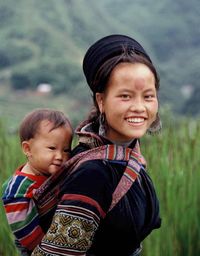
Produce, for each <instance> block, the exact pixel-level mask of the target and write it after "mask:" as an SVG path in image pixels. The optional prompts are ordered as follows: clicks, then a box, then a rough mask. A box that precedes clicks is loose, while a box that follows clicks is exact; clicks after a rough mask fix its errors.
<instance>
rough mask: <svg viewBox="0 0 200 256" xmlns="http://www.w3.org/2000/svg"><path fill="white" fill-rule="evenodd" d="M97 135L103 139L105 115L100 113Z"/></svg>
mask: <svg viewBox="0 0 200 256" xmlns="http://www.w3.org/2000/svg"><path fill="white" fill-rule="evenodd" d="M99 135H100V136H103V137H105V135H106V126H105V114H104V113H100V115H99Z"/></svg>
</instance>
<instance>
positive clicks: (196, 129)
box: [0, 121, 200, 256]
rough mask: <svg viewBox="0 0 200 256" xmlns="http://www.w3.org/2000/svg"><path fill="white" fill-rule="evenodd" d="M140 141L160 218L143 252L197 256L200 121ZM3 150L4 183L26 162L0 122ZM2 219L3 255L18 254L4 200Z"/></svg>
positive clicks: (0, 248) (171, 127) (0, 151)
mask: <svg viewBox="0 0 200 256" xmlns="http://www.w3.org/2000/svg"><path fill="white" fill-rule="evenodd" d="M141 145H142V152H143V155H144V156H145V158H146V160H147V163H148V172H149V173H150V176H151V177H152V179H153V181H154V183H155V186H156V190H157V193H158V197H159V200H160V209H161V217H162V227H161V228H160V229H158V230H155V231H153V232H152V234H150V236H149V237H148V238H146V240H145V241H144V243H143V253H142V256H199V255H200V122H198V121H190V122H186V121H180V122H178V123H173V125H167V126H166V127H165V128H164V129H163V131H162V133H160V134H159V135H156V136H150V135H147V136H145V138H143V139H142V143H141ZM0 148H1V149H0V187H1V186H2V182H3V181H4V180H5V179H6V178H7V177H8V176H10V175H11V174H12V173H13V171H14V170H15V168H16V167H17V166H18V165H20V164H22V163H23V161H24V156H23V155H22V153H21V149H20V147H19V142H18V138H17V136H16V135H13V134H8V133H6V131H5V128H3V127H2V125H1V123H0ZM0 189H1V188H0ZM0 192H2V190H0ZM0 218H1V219H0V223H1V224H0V225H1V228H0V255H1V256H16V255H18V254H17V252H16V249H15V247H14V245H13V237H12V234H11V232H10V230H9V227H8V225H7V222H6V218H5V215H4V212H3V209H2V202H1V204H0ZM130 239H131V238H130ZM102 256H103V255H102ZM121 256H123V255H121Z"/></svg>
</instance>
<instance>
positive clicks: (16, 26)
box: [0, 0, 200, 122]
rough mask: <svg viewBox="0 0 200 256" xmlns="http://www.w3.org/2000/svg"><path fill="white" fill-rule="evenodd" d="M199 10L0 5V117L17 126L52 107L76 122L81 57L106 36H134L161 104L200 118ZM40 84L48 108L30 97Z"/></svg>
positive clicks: (81, 103)
mask: <svg viewBox="0 0 200 256" xmlns="http://www.w3.org/2000/svg"><path fill="white" fill-rule="evenodd" d="M199 7H200V2H199V1H198V0H191V1H186V0H181V1H180V0H178V1H173V0H163V1H156V0H134V1H131V0H123V1H121V0H102V1H93V0H58V1H53V0H48V1H39V0H29V1H27V0H18V1H12V0H7V1H4V0H0V26H1V29H0V38H1V40H0V115H1V116H8V117H10V116H12V119H13V118H14V119H16V122H17V120H18V119H19V116H20V115H18V114H14V113H15V112H17V113H18V112H19V113H20V114H21V116H23V115H24V113H25V112H26V111H28V110H29V109H32V108H34V107H35V106H36V107H37V106H44V105H45V106H48V107H50V106H53V107H55V105H56V106H57V107H60V106H62V108H64V110H65V111H66V112H70V115H74V113H75V112H78V114H77V115H76V117H73V119H77V120H78V119H79V120H80V119H81V118H82V117H83V115H85V114H86V113H87V111H88V109H89V105H90V99H89V96H90V95H89V90H88V88H87V87H86V86H85V79H84V77H83V74H82V69H81V63H82V58H83V55H84V52H85V51H86V49H87V48H88V46H89V45H90V44H91V43H92V42H94V41H95V40H97V39H98V38H100V37H102V36H105V35H107V34H110V33H124V34H127V35H130V36H133V37H135V38H136V39H138V40H139V41H140V42H141V43H142V44H143V45H144V47H145V48H146V49H147V51H148V52H149V53H150V55H151V56H152V59H153V62H154V63H155V65H156V66H157V68H158V70H159V73H160V77H161V91H160V97H161V103H162V104H169V105H170V106H171V108H172V109H173V111H174V112H175V113H188V114H190V113H191V114H194V109H195V114H197V115H198V114H200V106H199V104H200V103H199V100H198V99H197V97H196V94H197V92H199V90H200V86H199V81H200V72H199V66H200V58H199V54H198V53H199V51H200V41H199V34H200V32H199V24H200V18H199V17H200V8H199ZM41 83H49V84H51V85H52V88H53V91H52V94H53V95H50V96H45V97H46V98H45V100H43V98H39V100H38V95H37V94H35V89H36V88H37V86H38V84H41ZM185 89H188V91H187V90H185ZM22 90H23V91H27V90H28V96H27V93H26V96H25V97H24V92H23V94H22V95H21V96H19V94H20V92H21V91H22ZM30 92H32V93H30ZM187 92H188V93H187ZM16 93H17V94H16ZM61 94H64V95H65V96H63V95H61ZM13 97H14V98H16V99H18V100H19V101H18V102H17V103H16V101H12V98H13ZM18 97H20V99H19V98H18ZM27 97H28V98H27ZM27 99H28V100H27ZM60 100H64V102H62V103H61V102H60ZM53 101H55V102H56V103H53ZM72 106H73V107H72ZM196 110H198V111H196ZM72 113H73V114H72ZM14 119H13V122H14Z"/></svg>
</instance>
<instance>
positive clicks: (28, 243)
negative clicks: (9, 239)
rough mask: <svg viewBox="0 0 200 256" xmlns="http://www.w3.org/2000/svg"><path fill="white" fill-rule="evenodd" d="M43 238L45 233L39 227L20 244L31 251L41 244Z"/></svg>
mask: <svg viewBox="0 0 200 256" xmlns="http://www.w3.org/2000/svg"><path fill="white" fill-rule="evenodd" d="M43 236H44V233H43V231H42V229H41V228H40V227H39V226H38V227H36V228H35V229H34V230H33V232H31V233H30V234H29V235H27V236H26V237H24V238H22V239H20V243H21V244H22V245H23V246H24V247H26V248H28V249H29V250H33V249H34V248H35V247H36V246H37V245H38V244H39V243H40V242H41V240H42V238H43Z"/></svg>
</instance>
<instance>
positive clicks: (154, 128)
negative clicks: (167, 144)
mask: <svg viewBox="0 0 200 256" xmlns="http://www.w3.org/2000/svg"><path fill="white" fill-rule="evenodd" d="M161 129H162V122H161V120H160V116H159V114H158V113H157V116H156V120H155V121H154V122H153V123H152V124H151V126H150V127H149V129H148V130H147V132H148V133H149V134H156V133H159V132H160V131H161Z"/></svg>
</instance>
